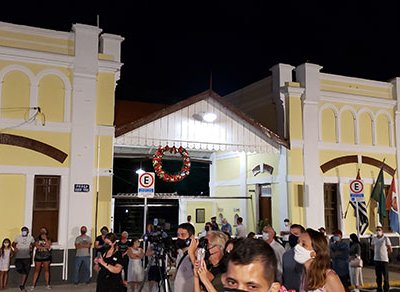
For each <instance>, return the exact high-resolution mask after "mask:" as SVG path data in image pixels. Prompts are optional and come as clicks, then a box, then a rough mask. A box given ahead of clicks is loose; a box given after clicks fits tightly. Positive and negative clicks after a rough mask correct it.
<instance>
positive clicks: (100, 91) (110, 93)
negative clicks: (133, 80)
mask: <svg viewBox="0 0 400 292" xmlns="http://www.w3.org/2000/svg"><path fill="white" fill-rule="evenodd" d="M97 81H98V82H97V108H96V110H97V124H98V125H108V126H112V125H113V124H114V89H115V86H114V84H115V83H114V82H115V81H114V74H113V73H99V74H98V75H97Z"/></svg>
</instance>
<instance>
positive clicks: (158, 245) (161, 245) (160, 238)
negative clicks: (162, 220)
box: [143, 229, 174, 255]
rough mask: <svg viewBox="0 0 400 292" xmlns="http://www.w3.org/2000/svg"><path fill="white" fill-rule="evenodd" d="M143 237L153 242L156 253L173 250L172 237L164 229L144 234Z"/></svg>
mask: <svg viewBox="0 0 400 292" xmlns="http://www.w3.org/2000/svg"><path fill="white" fill-rule="evenodd" d="M143 239H144V240H145V241H148V242H150V243H151V244H152V249H153V251H154V252H155V254H156V255H161V254H162V253H163V252H168V251H171V250H172V248H173V247H174V245H173V242H172V238H171V237H170V236H169V235H168V234H167V233H166V232H165V231H163V230H162V229H158V230H156V231H153V232H151V233H149V234H146V235H144V237H143Z"/></svg>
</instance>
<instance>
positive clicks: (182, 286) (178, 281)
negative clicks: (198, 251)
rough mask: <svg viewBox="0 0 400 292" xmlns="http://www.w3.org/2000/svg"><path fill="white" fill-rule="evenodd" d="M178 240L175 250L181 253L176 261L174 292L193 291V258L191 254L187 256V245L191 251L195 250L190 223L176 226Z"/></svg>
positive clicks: (192, 228) (192, 229)
mask: <svg viewBox="0 0 400 292" xmlns="http://www.w3.org/2000/svg"><path fill="white" fill-rule="evenodd" d="M177 236H178V239H177V240H176V248H177V249H180V250H181V251H182V252H181V253H179V255H178V257H177V259H176V264H177V266H176V276H175V281H174V292H187V291H193V290H194V287H193V285H194V281H193V265H194V262H195V256H194V254H193V253H191V254H188V249H189V245H190V248H191V249H193V248H194V249H195V248H196V246H195V240H194V227H193V226H192V224H190V223H182V224H180V225H179V226H178V231H177Z"/></svg>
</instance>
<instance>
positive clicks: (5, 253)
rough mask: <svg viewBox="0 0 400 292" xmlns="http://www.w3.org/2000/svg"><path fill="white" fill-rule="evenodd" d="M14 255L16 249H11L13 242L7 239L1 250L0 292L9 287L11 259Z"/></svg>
mask: <svg viewBox="0 0 400 292" xmlns="http://www.w3.org/2000/svg"><path fill="white" fill-rule="evenodd" d="M13 255H14V249H13V248H12V247H11V240H10V239H8V238H5V239H4V240H3V243H2V244H1V248H0V290H2V289H5V288H6V287H7V280H8V270H9V269H10V259H11V257H12V256H13Z"/></svg>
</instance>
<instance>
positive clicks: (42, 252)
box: [30, 227, 51, 290]
mask: <svg viewBox="0 0 400 292" xmlns="http://www.w3.org/2000/svg"><path fill="white" fill-rule="evenodd" d="M34 262H35V272H34V274H33V278H32V287H31V288H30V289H31V290H34V289H35V287H36V284H37V281H38V279H39V275H40V272H41V270H42V268H43V269H44V279H45V281H46V289H48V290H49V289H51V287H50V262H51V240H50V238H49V232H48V231H47V228H46V227H42V228H40V234H39V236H38V237H37V238H36V241H35V257H34Z"/></svg>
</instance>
